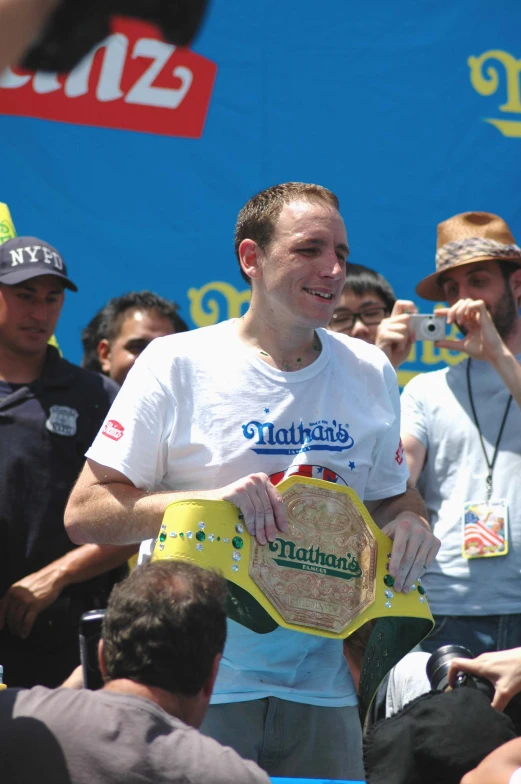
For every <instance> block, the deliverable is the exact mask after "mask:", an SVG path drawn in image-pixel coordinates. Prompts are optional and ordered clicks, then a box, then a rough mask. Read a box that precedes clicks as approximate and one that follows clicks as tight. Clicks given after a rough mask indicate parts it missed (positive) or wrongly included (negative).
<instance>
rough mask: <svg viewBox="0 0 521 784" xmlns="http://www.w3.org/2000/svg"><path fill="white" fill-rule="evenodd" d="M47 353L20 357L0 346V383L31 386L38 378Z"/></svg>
mask: <svg viewBox="0 0 521 784" xmlns="http://www.w3.org/2000/svg"><path fill="white" fill-rule="evenodd" d="M46 355H47V352H46V351H45V352H44V353H42V354H35V355H29V356H27V355H20V354H17V353H15V352H13V351H11V350H9V349H8V348H5V347H3V346H0V381H7V382H8V383H9V384H31V383H32V382H33V381H36V379H37V378H38V377H39V376H40V374H41V372H42V370H43V366H44V364H45V357H46Z"/></svg>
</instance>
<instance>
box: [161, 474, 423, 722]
mask: <svg viewBox="0 0 521 784" xmlns="http://www.w3.org/2000/svg"><path fill="white" fill-rule="evenodd" d="M277 490H278V491H279V493H280V494H281V496H282V498H283V500H284V506H285V509H286V514H287V519H288V527H287V530H286V531H285V532H284V533H282V532H280V531H278V532H277V538H276V539H275V541H274V542H268V544H266V545H260V544H258V542H257V540H256V539H255V537H252V536H250V534H249V533H248V532H247V530H246V527H245V525H244V522H243V519H242V515H241V513H240V512H239V509H238V508H237V507H236V506H235V505H234V504H232V503H230V502H229V501H206V500H202V499H197V498H193V499H190V500H187V501H175V502H174V503H172V504H169V505H168V506H167V508H166V510H165V515H164V518H163V522H162V524H161V529H160V532H159V536H158V538H157V539H156V542H155V545H154V550H153V553H152V560H153V561H154V560H158V559H163V558H172V559H176V560H181V561H188V562H190V563H194V564H196V565H197V566H201V567H202V568H204V569H213V570H215V571H217V572H220V573H221V574H222V575H223V576H224V577H225V578H226V580H227V582H228V588H229V600H228V608H227V614H228V617H229V618H231V619H232V620H234V621H237V622H238V623H240V624H242V625H243V626H246V627H248V628H249V629H251V630H252V631H254V632H257V633H259V634H265V633H267V632H271V631H274V630H275V629H276V628H277V626H283V627H284V628H286V629H292V630H293V631H298V632H303V633H304V634H315V635H318V636H320V637H329V638H333V639H338V640H342V639H344V638H346V637H349V636H350V635H351V634H352V633H353V632H355V631H356V630H357V629H359V628H360V627H361V626H363V625H364V624H365V623H366V622H367V621H370V620H373V619H377V621H376V624H375V626H374V629H373V631H372V633H371V636H370V638H369V641H368V644H367V648H366V652H365V656H364V661H363V665H362V674H361V678H360V693H359V703H360V711H361V715H362V717H364V716H365V715H366V712H367V709H368V708H369V706H370V704H371V701H372V699H373V696H374V694H375V692H376V690H377V688H378V685H379V684H380V683H381V681H382V680H383V678H384V677H385V676H386V675H387V673H388V672H389V670H391V669H392V667H394V665H395V664H396V663H397V662H398V661H399V660H400V659H401V658H403V656H405V654H406V653H408V652H409V651H410V650H411V649H412V648H414V647H415V646H416V645H417V644H418V643H419V642H420V641H421V640H423V639H424V637H426V636H427V635H428V634H429V632H430V631H431V629H432V628H433V626H434V621H433V618H432V615H431V612H430V609H429V605H428V603H427V598H426V596H425V589H424V588H423V586H422V585H421V582H420V580H417V581H416V583H414V585H413V586H412V589H411V591H410V592H409V593H408V594H403V593H398V592H395V591H394V578H393V577H392V576H391V575H390V574H389V572H388V567H389V559H390V556H391V547H392V541H391V539H389V537H388V536H386V535H385V534H383V533H382V531H381V530H380V529H379V528H378V526H377V525H376V524H375V523H374V521H373V520H372V519H371V516H370V514H369V512H368V511H367V509H366V508H365V506H364V504H363V503H362V502H361V501H360V499H359V498H358V496H357V494H356V493H355V492H354V490H352V489H351V488H350V487H344V486H338V485H335V484H333V483H331V482H325V481H323V480H321V479H309V478H306V477H301V476H291V477H289V478H288V479H285V480H284V481H283V482H281V483H280V484H279V485H277Z"/></svg>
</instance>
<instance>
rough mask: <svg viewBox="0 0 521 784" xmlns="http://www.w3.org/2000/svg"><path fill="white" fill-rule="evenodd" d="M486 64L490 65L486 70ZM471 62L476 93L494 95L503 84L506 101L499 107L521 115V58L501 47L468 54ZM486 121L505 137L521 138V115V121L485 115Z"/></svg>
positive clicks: (501, 110) (502, 110)
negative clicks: (476, 55)
mask: <svg viewBox="0 0 521 784" xmlns="http://www.w3.org/2000/svg"><path fill="white" fill-rule="evenodd" d="M485 63H487V64H488V65H487V67H486V69H484V66H485ZM493 63H495V65H494V64H493ZM468 64H469V67H470V81H471V84H472V86H473V88H474V89H475V90H476V92H478V93H479V94H480V95H485V96H489V95H494V93H495V92H496V91H497V89H498V88H499V86H500V84H501V85H502V86H504V90H505V94H506V99H507V100H506V102H505V103H502V104H501V105H500V106H499V107H498V109H499V111H500V112H507V113H508V112H509V113H511V114H518V115H521V95H520V82H519V75H520V73H521V60H516V58H515V57H513V56H512V55H511V54H509V53H508V52H503V51H502V50H501V49H490V50H489V51H488V52H483V54H481V55H480V56H479V57H474V56H472V57H469V59H468ZM498 66H500V67H499V68H498ZM484 120H485V122H488V123H490V124H491V125H494V126H495V127H496V128H497V129H498V130H499V131H500V132H501V133H502V134H503V136H510V137H511V138H518V139H519V138H521V117H520V119H519V120H515V119H508V120H504V119H500V118H492V117H485V118H484Z"/></svg>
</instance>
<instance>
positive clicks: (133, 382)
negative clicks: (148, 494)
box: [87, 319, 408, 706]
mask: <svg viewBox="0 0 521 784" xmlns="http://www.w3.org/2000/svg"><path fill="white" fill-rule="evenodd" d="M237 326H238V322H237V320H235V319H232V320H230V321H225V322H222V323H220V324H217V325H216V326H213V327H205V328H202V329H198V330H195V331H193V332H185V333H181V334H178V335H171V336H168V337H165V338H160V339H157V340H155V341H154V342H153V343H152V344H151V345H150V346H149V347H148V348H147V349H146V350H145V351H144V352H143V354H142V355H141V356H140V357H139V359H138V360H137V362H136V363H135V365H134V367H133V369H132V370H131V372H130V373H129V375H128V378H127V380H126V381H125V383H124V385H123V387H122V389H121V391H120V393H119V394H118V397H117V398H116V401H115V402H114V405H113V406H112V408H111V410H110V412H109V414H108V416H107V419H106V422H105V425H104V427H103V428H102V429H101V431H100V433H99V434H98V436H97V438H96V440H95V441H94V443H93V445H92V447H91V448H90V450H89V451H88V453H87V457H89V458H91V459H92V460H95V461H96V462H98V463H101V464H102V465H105V466H109V467H111V468H114V469H116V470H118V471H121V473H123V474H125V476H127V477H128V478H129V479H130V480H131V481H132V482H133V483H134V484H135V485H136V487H139V488H141V489H144V490H148V491H153V490H156V491H158V490H195V491H196V490H204V489H212V488H217V487H223V486H225V485H227V484H229V483H230V482H233V481H235V480H237V479H240V478H241V477H243V476H246V475H248V474H250V473H256V472H259V471H263V472H265V473H267V474H268V475H269V476H270V477H272V478H273V481H274V482H275V483H278V482H279V481H280V480H281V479H282V478H283V477H284V476H285V475H290V474H292V473H305V474H306V475H310V476H314V477H317V478H325V479H329V480H331V481H335V482H338V483H342V484H346V485H349V486H350V487H352V488H354V490H356V492H357V493H358V495H359V496H360V497H361V498H362V499H364V500H366V501H367V500H377V499H381V498H387V497H390V496H394V495H398V494H399V493H402V492H404V490H405V485H406V480H407V476H408V472H407V467H406V463H405V460H404V458H403V452H402V449H401V444H400V436H399V424H400V423H399V393H398V386H397V382H396V375H395V373H394V370H393V369H392V367H391V365H390V364H389V362H388V361H387V358H386V357H385V355H384V354H383V353H382V352H381V351H379V349H376V348H375V347H374V346H370V345H369V344H367V343H364V342H363V341H360V340H357V339H353V338H347V337H345V336H344V335H336V334H334V333H332V332H329V331H327V330H324V329H320V330H318V333H319V336H320V340H321V342H322V346H323V348H322V352H321V353H320V355H319V356H318V358H317V359H316V361H315V362H314V363H313V364H312V365H309V366H308V367H305V368H303V369H302V370H299V371H296V372H284V371H280V370H276V369H274V368H272V367H270V366H269V365H267V364H266V363H265V362H264V361H263V360H262V359H261V358H260V357H259V356H258V355H257V352H256V351H254V350H252V349H251V348H249V347H247V346H246V345H245V344H244V343H243V342H242V341H241V340H240V339H239V337H238V333H237ZM228 633H229V636H228V641H227V644H226V649H225V652H224V657H223V661H222V663H221V667H220V672H219V677H218V679H217V684H216V687H215V690H214V696H213V702H214V703H219V702H239V701H242V700H251V699H257V698H261V697H266V696H277V697H281V698H283V699H289V700H293V701H295V702H304V703H309V704H314V705H338V706H340V705H354V704H355V703H356V695H355V691H354V688H353V685H352V682H351V679H350V678H349V676H348V671H347V667H346V664H345V661H344V659H343V656H342V646H341V643H340V642H338V641H335V640H326V639H323V638H320V637H314V636H311V635H307V634H301V633H298V632H291V631H288V630H286V629H282V628H279V629H277V630H275V631H274V632H272V633H270V634H266V635H259V634H255V633H254V632H251V631H250V630H248V629H246V628H244V627H242V626H240V625H238V624H235V623H233V622H229V624H228Z"/></svg>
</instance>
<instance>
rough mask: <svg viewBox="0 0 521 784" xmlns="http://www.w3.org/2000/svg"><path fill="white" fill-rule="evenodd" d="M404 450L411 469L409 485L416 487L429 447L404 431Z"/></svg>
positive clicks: (408, 466)
mask: <svg viewBox="0 0 521 784" xmlns="http://www.w3.org/2000/svg"><path fill="white" fill-rule="evenodd" d="M402 443H403V450H404V452H405V459H406V460H407V468H408V469H409V481H408V483H407V485H408V487H416V483H417V482H418V479H419V478H420V474H421V472H422V469H423V466H424V463H425V458H426V457H427V449H426V448H425V447H424V445H423V444H422V442H421V441H418V439H417V438H414V436H411V435H409V434H408V433H402Z"/></svg>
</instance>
